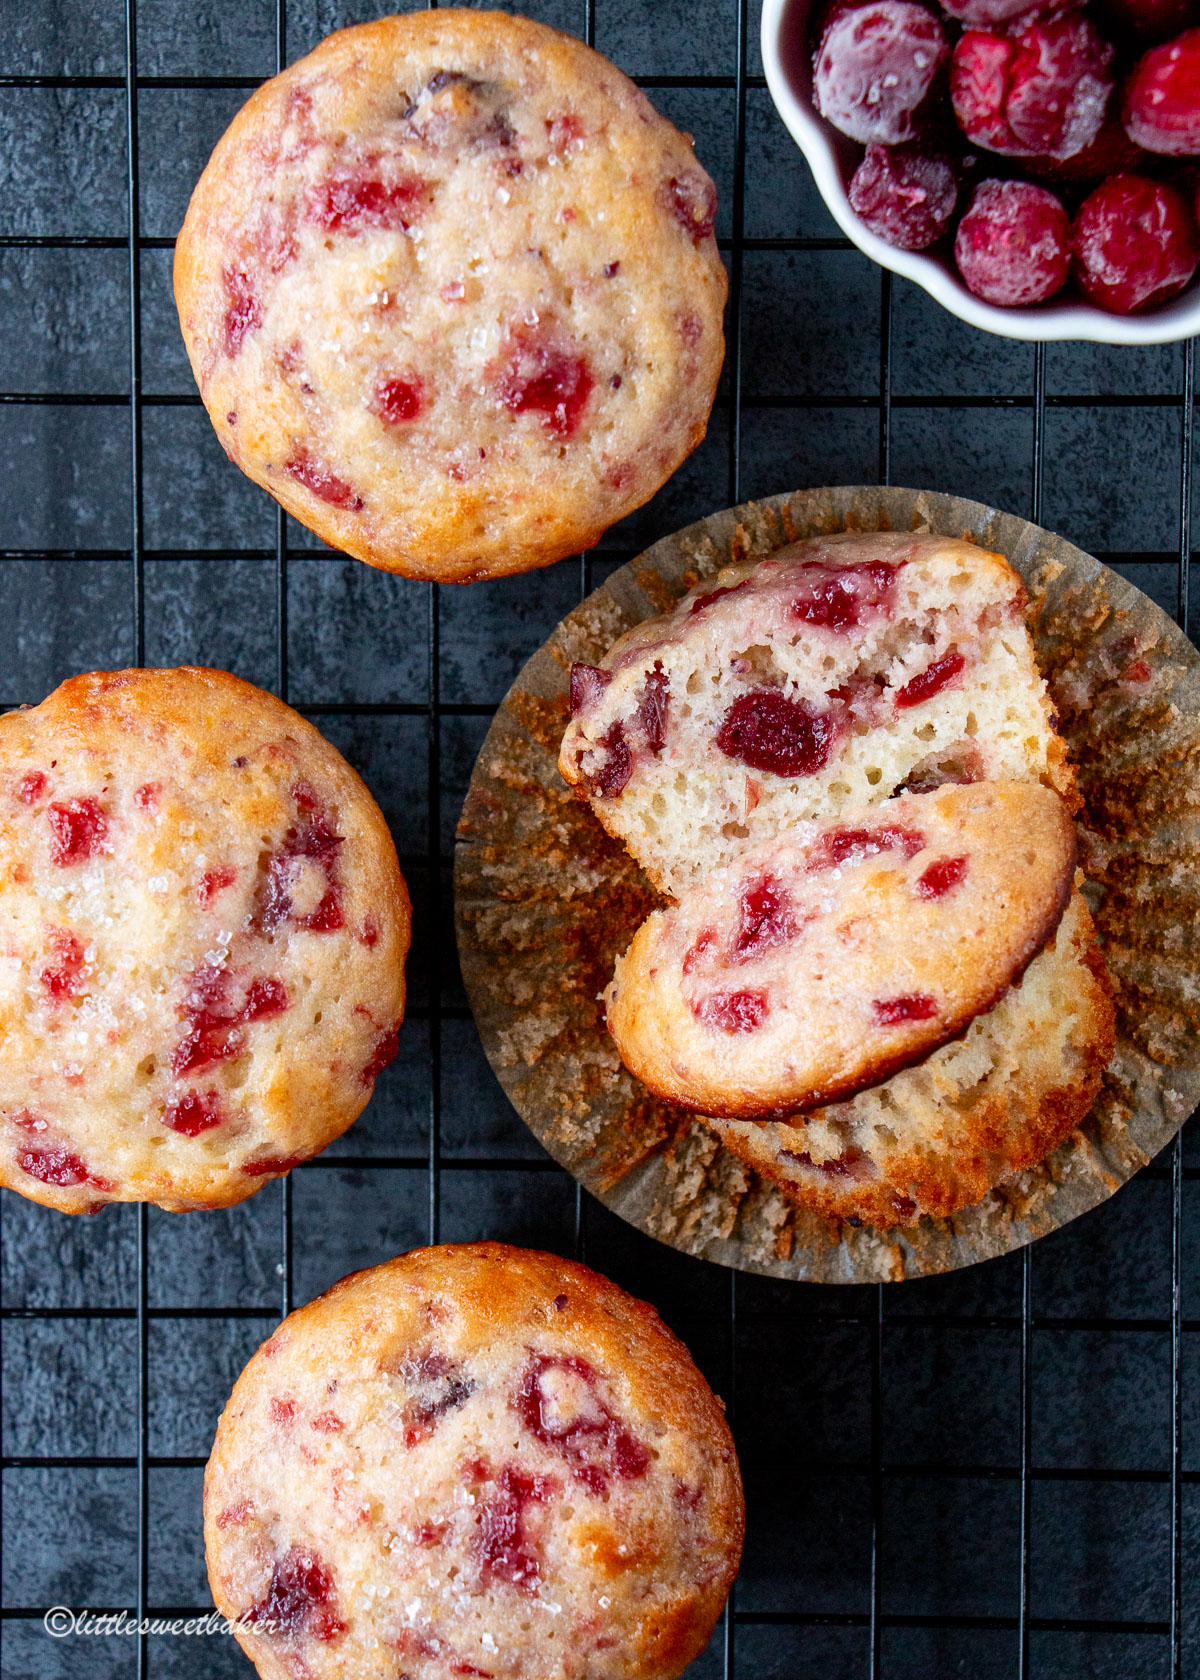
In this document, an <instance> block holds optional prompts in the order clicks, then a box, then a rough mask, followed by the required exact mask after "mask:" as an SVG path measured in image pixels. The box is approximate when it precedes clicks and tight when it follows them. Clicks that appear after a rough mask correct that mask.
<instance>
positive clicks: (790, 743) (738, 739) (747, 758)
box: [716, 688, 837, 776]
mask: <svg viewBox="0 0 1200 1680" xmlns="http://www.w3.org/2000/svg"><path fill="white" fill-rule="evenodd" d="M836 738H837V726H836V724H835V722H834V719H833V717H832V716H831V714H830V713H829V712H817V711H814V710H813V708H812V707H811V706H809V705H808V704H807V702H806V701H804V700H789V699H788V697H787V695H786V694H781V693H780V692H779V690H778V689H777V688H756V689H752V690H751V691H750V693H749V694H742V695H739V697H738V698H737V699H736V700H735V701H734V702H733V705H732V706H730V708H729V710H728V711H727V712H726V714H725V717H724V721H723V722H722V724H721V727H720V729H718V731H717V734H716V744H717V746H718V747H719V748H720V749H721V751H722V752H723V753H724V754H725V756H726V757H727V758H736V759H739V760H740V761H741V762H742V763H743V764H748V765H749V766H750V768H751V769H752V770H770V771H772V772H774V774H775V775H777V776H813V775H815V774H816V773H817V771H818V770H822V769H824V767H825V765H826V764H828V762H829V757H830V754H831V753H832V752H833V746H834V741H835V740H836Z"/></svg>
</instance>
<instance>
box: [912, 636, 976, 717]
mask: <svg viewBox="0 0 1200 1680" xmlns="http://www.w3.org/2000/svg"><path fill="white" fill-rule="evenodd" d="M966 663H967V662H966V660H965V659H964V658H963V656H962V654H961V653H959V651H958V649H957V648H950V649H949V651H948V652H946V653H944V654H943V655H942V657H941V658H940V659H935V660H934V661H933V663H932V665H927V666H926V667H925V669H924V670H923V671H918V672H917V674H916V676H915V677H910V678H909V680H908V682H906V683H905V684H904V686H903V688H898V689H897V690H896V705H897V707H899V708H900V709H901V710H904V709H906V708H907V707H909V706H919V705H921V703H922V702H923V701H925V700H932V699H933V697H934V695H935V694H940V693H941V692H942V690H943V689H944V688H949V686H950V684H951V683H952V682H953V681H954V680H955V678H956V677H957V676H958V675H959V674H960V672H962V670H963V669H964V668H965V666H966Z"/></svg>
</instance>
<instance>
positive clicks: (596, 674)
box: [571, 660, 612, 717]
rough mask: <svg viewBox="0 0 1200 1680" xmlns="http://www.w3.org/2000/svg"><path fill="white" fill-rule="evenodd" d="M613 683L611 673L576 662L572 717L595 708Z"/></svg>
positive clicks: (573, 674)
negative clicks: (590, 707)
mask: <svg viewBox="0 0 1200 1680" xmlns="http://www.w3.org/2000/svg"><path fill="white" fill-rule="evenodd" d="M611 681H612V672H611V671H603V670H601V668H600V667H599V665H584V664H583V663H582V662H581V661H579V660H576V662H575V664H574V665H572V666H571V716H572V717H578V716H579V714H580V712H586V711H587V709H588V707H589V706H594V705H595V704H596V701H597V700H599V698H600V696H601V695H602V694H603V693H604V690H605V689H606V688H607V687H608V685H609V683H610V682H611Z"/></svg>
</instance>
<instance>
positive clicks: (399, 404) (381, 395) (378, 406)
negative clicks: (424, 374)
mask: <svg viewBox="0 0 1200 1680" xmlns="http://www.w3.org/2000/svg"><path fill="white" fill-rule="evenodd" d="M371 407H372V408H373V409H374V410H375V413H376V414H378V415H379V417H380V419H381V420H386V421H387V423H388V425H389V426H400V425H403V424H404V422H405V421H406V420H416V419H418V418H419V416H420V415H421V413H422V412H423V410H424V407H425V388H424V385H423V384H422V382H421V380H420V379H418V378H416V377H415V376H414V377H413V378H411V379H381V380H379V381H378V383H377V384H376V386H375V390H374V393H373V395H372V399H371Z"/></svg>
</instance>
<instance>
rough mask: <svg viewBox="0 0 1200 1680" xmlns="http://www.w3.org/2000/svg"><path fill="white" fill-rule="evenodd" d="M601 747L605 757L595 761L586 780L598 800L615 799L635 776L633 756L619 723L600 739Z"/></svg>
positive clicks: (586, 775) (587, 773) (587, 772)
mask: <svg viewBox="0 0 1200 1680" xmlns="http://www.w3.org/2000/svg"><path fill="white" fill-rule="evenodd" d="M599 746H600V747H601V748H602V749H603V751H604V757H603V758H601V759H599V760H594V762H593V763H592V764H591V766H590V767H589V768H588V770H587V771H586V772H585V773H584V780H585V782H586V783H587V786H588V788H589V789H590V791H591V793H592V795H593V796H594V797H595V798H596V799H615V798H616V797H617V795H618V794H619V793H620V792H621V791H622V789H623V788H624V787H625V785H626V783H627V782H628V781H629V778H630V776H631V775H632V774H633V754H632V753H631V752H630V750H629V743H628V742H627V741H626V739H625V731H624V730H623V729H622V727H621V725H620V724H619V723H614V724H613V726H612V728H611V729H610V730H608V731H607V733H606V734H604V735H602V736H601V737H600V741H599Z"/></svg>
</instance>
